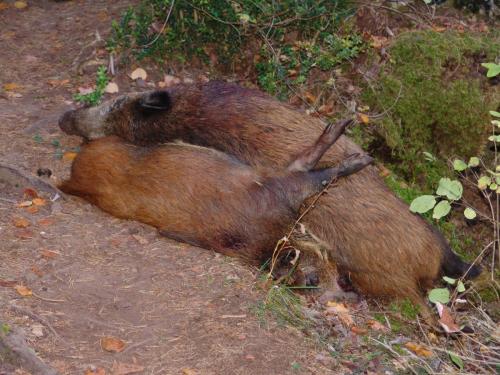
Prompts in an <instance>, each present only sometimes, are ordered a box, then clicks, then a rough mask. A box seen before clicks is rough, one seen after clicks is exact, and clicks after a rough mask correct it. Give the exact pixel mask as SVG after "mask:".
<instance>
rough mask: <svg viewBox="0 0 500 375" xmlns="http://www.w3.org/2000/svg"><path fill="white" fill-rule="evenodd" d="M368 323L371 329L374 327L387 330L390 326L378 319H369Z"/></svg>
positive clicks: (374, 328)
mask: <svg viewBox="0 0 500 375" xmlns="http://www.w3.org/2000/svg"><path fill="white" fill-rule="evenodd" d="M366 324H368V327H370V329H373V330H375V331H387V330H388V328H387V327H386V326H385V325H383V324H382V323H380V322H378V321H376V320H369V321H368V322H367V323H366Z"/></svg>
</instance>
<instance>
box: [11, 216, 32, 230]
mask: <svg viewBox="0 0 500 375" xmlns="http://www.w3.org/2000/svg"><path fill="white" fill-rule="evenodd" d="M12 222H13V223H14V226H15V227H16V228H28V227H29V226H30V225H31V223H30V222H29V220H26V219H25V218H24V217H16V218H14V220H12Z"/></svg>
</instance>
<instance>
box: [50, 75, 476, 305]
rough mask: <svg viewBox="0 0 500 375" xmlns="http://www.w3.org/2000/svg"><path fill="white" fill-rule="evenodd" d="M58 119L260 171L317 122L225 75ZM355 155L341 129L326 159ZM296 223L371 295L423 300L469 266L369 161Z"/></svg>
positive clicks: (289, 152) (281, 162) (301, 142)
mask: <svg viewBox="0 0 500 375" xmlns="http://www.w3.org/2000/svg"><path fill="white" fill-rule="evenodd" d="M103 109H105V110H103ZM60 125H61V128H62V129H63V130H64V131H66V132H68V133H70V134H78V135H81V136H84V137H87V138H96V137H99V136H103V135H106V134H116V135H119V136H120V137H123V138H125V139H127V140H129V141H131V142H134V143H136V144H141V145H145V144H152V143H157V142H163V141H168V140H175V139H181V140H183V141H185V142H189V143H192V144H198V145H201V146H206V147H213V148H215V149H218V150H221V151H223V152H226V153H228V154H231V155H234V156H235V157H237V158H238V159H240V160H242V161H244V162H247V163H249V164H250V165H252V166H254V167H258V168H268V167H270V168H276V167H279V168H283V167H285V166H286V165H288V164H289V162H290V160H292V159H293V158H294V157H295V156H296V154H297V152H298V151H300V150H303V149H304V148H305V147H306V146H307V145H308V144H310V142H311V141H312V140H314V139H315V138H317V137H318V135H319V134H320V132H321V128H322V124H321V122H320V121H319V120H318V119H314V118H311V117H309V116H307V115H305V114H303V113H300V112H298V111H296V110H294V109H293V108H292V107H290V106H289V105H287V104H283V103H280V102H278V101H277V100H275V99H273V98H271V97H269V96H268V95H266V94H263V93H261V92H259V91H257V90H250V89H245V88H241V87H239V86H236V85H232V84H227V83H222V82H209V83H207V84H201V85H179V86H176V87H173V88H171V89H169V90H167V91H158V92H151V93H143V94H135V95H131V96H123V97H121V98H119V99H118V100H115V101H113V102H109V103H104V104H103V105H102V106H101V107H100V108H99V109H95V110H90V111H89V110H77V111H74V112H69V113H67V114H65V115H64V116H63V118H62V119H61V122H60ZM360 152H362V150H361V149H360V148H359V147H358V146H357V145H356V144H354V143H353V142H352V141H351V140H349V139H348V138H347V137H345V136H343V137H341V138H340V140H339V141H338V142H337V143H336V144H335V146H334V147H332V148H331V149H330V150H329V151H328V152H327V153H326V154H325V157H324V162H325V163H328V164H330V163H338V162H339V161H340V160H341V159H342V158H343V157H344V156H345V155H348V154H352V153H360ZM303 222H304V224H305V226H306V227H307V228H308V230H309V231H310V232H311V233H313V234H314V236H316V237H317V238H319V239H320V240H321V241H322V242H323V243H324V244H325V245H326V246H327V247H328V249H329V254H330V256H331V258H333V260H334V261H335V262H336V263H337V265H338V266H339V268H341V269H342V270H343V272H346V273H348V274H349V276H350V279H351V280H352V282H353V283H354V284H355V286H357V288H359V289H360V290H361V291H363V292H364V293H367V294H370V295H373V296H400V297H409V298H411V299H412V300H413V301H414V302H417V303H420V304H421V303H422V299H421V291H422V289H425V288H429V287H430V286H431V285H432V283H433V282H434V281H435V280H436V279H437V278H438V276H439V275H440V273H441V270H442V268H443V269H444V270H445V271H446V272H447V273H448V274H449V275H450V276H457V275H459V274H462V273H463V272H464V271H465V270H467V265H466V264H465V263H463V262H461V261H460V259H459V258H458V257H457V256H456V255H455V254H454V253H453V252H452V251H451V249H450V248H449V246H448V244H447V243H446V241H445V240H444V239H443V237H442V236H441V235H440V234H439V233H437V232H436V231H435V230H434V229H433V228H432V227H431V226H430V225H428V224H427V223H426V222H425V221H424V220H423V219H422V218H421V217H419V216H417V215H414V214H412V213H411V212H410V211H409V210H408V206H407V205H406V204H405V203H404V202H402V201H401V200H400V199H398V198H397V197H395V196H394V195H393V194H392V192H391V191H390V190H389V189H388V188H387V187H386V186H385V184H384V182H383V181H382V179H381V178H380V177H379V176H378V173H377V169H376V168H375V167H368V168H365V169H364V170H363V171H361V172H360V173H357V174H356V175H353V176H350V177H348V178H346V179H343V180H342V181H339V182H338V184H337V186H336V188H335V189H334V191H332V192H331V193H330V194H328V195H326V196H324V197H322V198H321V200H320V202H319V204H317V207H316V208H315V209H314V210H312V211H311V212H310V213H309V214H308V215H307V216H306V217H305V219H304V221H303ZM478 272H479V270H478V269H474V268H473V269H472V270H471V271H470V272H469V274H472V275H475V274H477V273H478Z"/></svg>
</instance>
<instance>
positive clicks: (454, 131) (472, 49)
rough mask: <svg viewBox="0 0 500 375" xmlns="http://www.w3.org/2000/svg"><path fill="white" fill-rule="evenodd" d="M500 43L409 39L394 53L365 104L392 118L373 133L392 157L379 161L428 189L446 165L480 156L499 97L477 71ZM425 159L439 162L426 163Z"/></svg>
mask: <svg viewBox="0 0 500 375" xmlns="http://www.w3.org/2000/svg"><path fill="white" fill-rule="evenodd" d="M499 36H500V33H498V32H497V33H496V34H490V35H481V36H474V35H462V34H459V33H456V32H445V33H437V32H434V31H418V32H408V33H404V34H401V35H400V36H399V37H398V38H397V39H396V40H395V42H394V43H393V45H392V46H391V47H390V48H389V50H388V51H389V55H390V62H389V63H387V64H385V66H384V67H383V69H382V72H381V74H380V77H379V80H378V82H377V83H376V84H372V85H371V88H366V90H365V91H364V96H363V100H364V101H365V102H366V103H367V104H368V105H369V106H370V107H371V108H372V109H374V110H377V111H380V112H383V111H387V110H388V114H387V116H385V117H384V118H383V119H382V120H381V121H380V122H379V123H378V124H377V125H376V129H375V133H376V134H377V136H378V137H379V138H381V140H382V142H383V143H384V144H385V150H390V151H389V153H390V155H382V157H383V158H384V159H385V160H388V161H389V163H391V164H392V166H393V167H394V169H395V170H396V171H397V172H398V173H399V174H401V175H402V176H404V177H405V178H406V179H407V181H409V182H412V183H413V182H416V183H418V184H419V185H420V186H421V187H422V188H424V189H428V188H429V187H430V186H431V185H434V184H435V183H436V182H437V179H438V177H439V176H442V175H445V174H447V173H448V172H447V167H446V163H445V162H444V160H445V159H446V158H449V157H454V156H461V157H464V158H468V157H470V156H473V155H477V154H478V153H479V152H480V150H481V148H482V147H483V145H484V144H485V142H486V139H487V135H488V133H489V130H490V129H489V125H488V124H489V121H488V110H491V109H492V108H494V106H496V105H497V103H498V101H499V100H500V93H499V90H498V88H495V87H493V86H490V85H488V84H487V83H486V78H485V77H484V75H483V74H482V73H479V72H478V70H479V67H480V63H481V62H485V61H490V60H493V59H494V58H495V53H496V52H497V51H498V50H500V37H499ZM372 136H373V135H372ZM423 151H427V152H430V153H432V154H433V155H435V156H437V157H438V160H437V161H436V162H434V163H429V162H428V161H426V160H425V158H424V156H423V154H422V152H423ZM379 156H380V155H379Z"/></svg>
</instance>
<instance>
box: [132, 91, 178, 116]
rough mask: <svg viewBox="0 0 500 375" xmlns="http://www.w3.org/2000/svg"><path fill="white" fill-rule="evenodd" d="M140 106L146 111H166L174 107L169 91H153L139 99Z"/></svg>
mask: <svg viewBox="0 0 500 375" xmlns="http://www.w3.org/2000/svg"><path fill="white" fill-rule="evenodd" d="M138 104H139V107H140V108H141V109H142V110H146V111H148V112H149V111H166V110H169V109H170V108H171V107H172V101H171V99H170V95H169V94H168V92H167V91H153V92H151V93H148V94H146V95H145V96H143V97H142V98H141V99H139V102H138Z"/></svg>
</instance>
